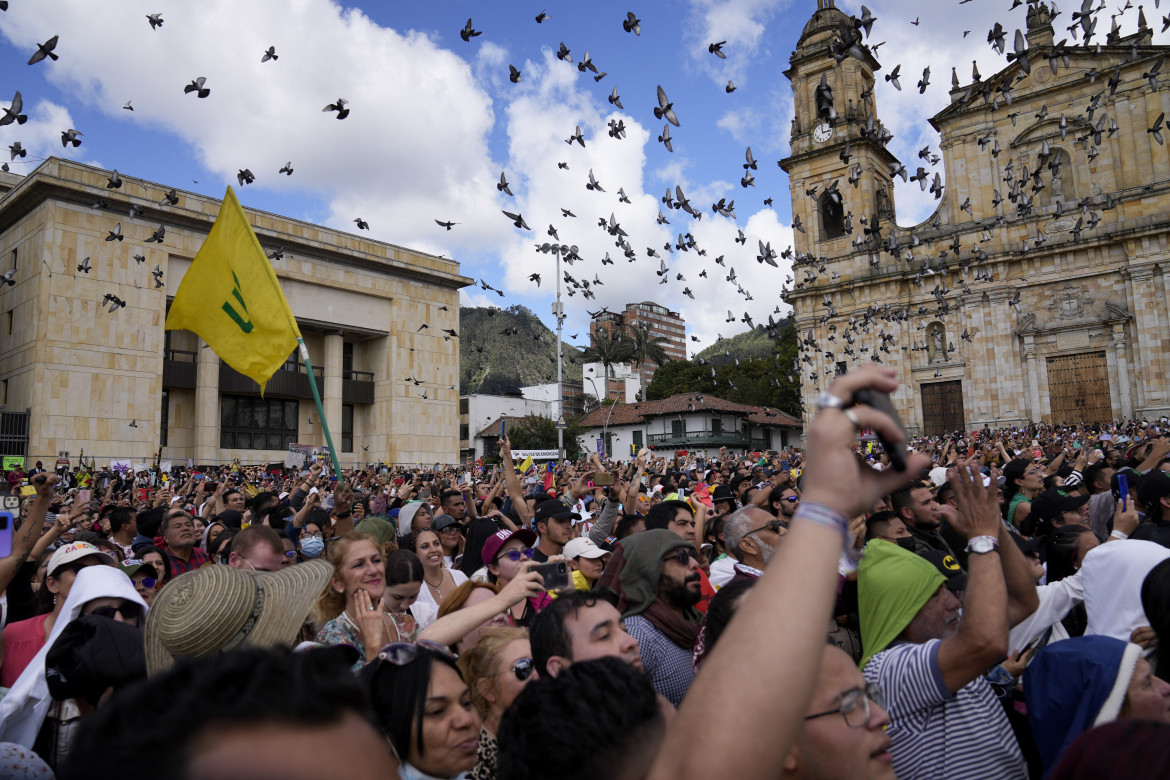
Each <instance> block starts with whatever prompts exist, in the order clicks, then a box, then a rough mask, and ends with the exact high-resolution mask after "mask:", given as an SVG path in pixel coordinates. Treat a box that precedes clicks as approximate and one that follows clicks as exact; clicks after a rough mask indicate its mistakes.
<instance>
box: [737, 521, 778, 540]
mask: <svg viewBox="0 0 1170 780" xmlns="http://www.w3.org/2000/svg"><path fill="white" fill-rule="evenodd" d="M781 528H784V529H787V528H788V523H786V522H784V521H783V520H769V521H768V522H766V523H764V524H763V525H762V526H760V527H759V528H756V529H753V530H751V531H748V532H747V533H746V534H744V536H751V535H752V534H754V533H758V532H760V531H771V532H772V533H774V534H778V533H780V529H781Z"/></svg>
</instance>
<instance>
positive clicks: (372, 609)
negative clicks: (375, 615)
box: [366, 607, 374, 612]
mask: <svg viewBox="0 0 1170 780" xmlns="http://www.w3.org/2000/svg"><path fill="white" fill-rule="evenodd" d="M366 609H368V610H369V611H370V612H373V611H374V608H373V607H366Z"/></svg>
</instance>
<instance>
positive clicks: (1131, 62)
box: [780, 0, 1170, 434]
mask: <svg viewBox="0 0 1170 780" xmlns="http://www.w3.org/2000/svg"><path fill="white" fill-rule="evenodd" d="M817 5H818V8H817V10H816V12H815V13H814V14H813V16H812V19H811V20H810V21H809V22H808V24H807V25H806V26H805V28H804V31H803V32H802V34H801V37H800V41H799V44H798V45H797V49H796V51H795V52H793V55H792V58H791V60H790V67H789V69H788V70H787V71H785V75H786V76H788V78H789V79H790V80H791V82H792V89H793V94H794V98H795V108H796V114H795V119H794V121H793V126H792V144H791V147H792V151H791V155H790V156H789V157H787V158H785V159H784V160H782V161H781V163H780V165H781V167H782V168H783V169H784V170H785V171H786V172H787V173H788V175H789V179H790V187H791V197H792V213H793V221H794V227H795V226H796V224H797V220H799V228H797V230H796V233H795V236H796V246H795V249H796V261H795V266H794V274H793V275H794V283H795V285H794V287H792V288H788V289H787V290H786V292H785V297H786V300H787V301H788V302H789V303H791V304H792V306H793V309H794V312H795V316H796V322H797V326H798V328H799V333H800V338H801V342H802V343H801V357H800V362H799V364H798V369H799V372H800V376H801V383H802V397H803V399H804V402H805V404H804V413H805V415H806V419H805V423H806V424H807V423H808V417H811V415H812V414H814V413H815V411H816V409H815V402H816V398H817V395H818V393H819V392H820V391H821V390H823V389H826V388H827V387H828V385H829V383H830V381H831V380H832V377H833V376H834V375H835V374H836V373H839V372H841V371H845V370H848V369H850V368H852V367H854V366H855V365H860V364H861V363H862V361H865V360H870V359H874V358H876V359H880V360H881V362H882V363H885V364H888V365H890V366H893V367H895V368H896V369H897V371H898V378H899V382H900V385H901V386H900V388H899V390H898V392H897V393H896V395H895V396H894V402H895V404H896V406H897V407H898V410H899V412H900V413H901V415H902V418H903V421H904V422H905V424H906V427H907V429H908V430H909V431H911V433H918V434H935V433H941V432H943V431H950V430H958V429H967V430H972V429H976V428H981V427H983V426H991V427H999V426H1010V425H1024V424H1027V423H1030V422H1049V423H1054V424H1072V423H1083V422H1106V421H1109V420H1115V419H1122V418H1134V417H1136V418H1149V419H1153V418H1156V417H1161V416H1162V415H1167V414H1170V381H1168V379H1167V374H1168V371H1170V355H1168V354H1167V346H1168V345H1167V341H1168V338H1167V326H1168V322H1167V318H1168V316H1170V306H1168V295H1170V278H1168V275H1167V270H1168V269H1170V264H1168V259H1170V258H1168V257H1167V244H1168V243H1170V147H1167V146H1163V145H1162V144H1161V143H1160V142H1159V139H1158V138H1156V137H1155V133H1154V132H1152V130H1153V129H1156V127H1157V125H1156V122H1157V121H1158V118H1159V115H1160V114H1162V113H1163V112H1165V111H1167V110H1170V78H1157V77H1155V78H1152V79H1151V78H1149V77H1148V75H1147V74H1149V72H1150V71H1151V69H1152V68H1153V66H1154V65H1155V63H1157V62H1159V60H1160V59H1161V58H1162V57H1164V56H1166V54H1167V53H1168V51H1170V47H1165V46H1154V45H1152V43H1151V41H1152V31H1151V30H1150V29H1149V28H1148V27H1147V26H1146V25H1145V23H1144V18H1143V19H1142V23H1141V24H1140V25H1139V30H1138V31H1137V32H1136V33H1134V34H1133V35H1130V36H1127V37H1122V36H1120V35H1119V34H1118V33H1117V32H1116V31H1114V32H1112V33H1110V34H1109V35H1108V38H1107V39H1102V36H1100V35H1098V38H1097V41H1095V42H1094V43H1093V45H1091V46H1089V47H1085V46H1081V45H1068V44H1066V45H1064V46H1063V47H1060V46H1059V45H1057V44H1054V35H1053V26H1052V20H1051V11H1050V9H1049V8H1048V7H1047V6H1046V5H1045V4H1044V3H1042V2H1040V3H1035V4H1033V5H1032V6H1031V7H1030V8H1029V11H1028V29H1027V44H1028V50H1027V58H1028V64H1029V65H1030V70H1029V71H1028V72H1026V70H1025V66H1024V63H1022V62H1020V61H1019V60H1015V61H1013V62H1012V63H1011V64H1009V65H1008V66H1007V67H1006V68H1004V69H1003V70H1001V71H999V72H998V73H996V74H994V75H991V76H989V77H984V78H982V79H979V80H977V81H974V82H973V83H961V82H960V81H959V78H958V77H957V76H956V75H955V74H953V73H952V75H951V78H952V85H953V88H952V89H951V91H950V104H949V105H948V106H947V107H946V108H944V109H943V110H942V111H941V112H939V113H938V114H937V115H936V116H934V117H933V118H932V119H931V123H932V125H933V126H934V127H935V129H936V130H938V132H939V134H940V136H941V151H940V152H939V155H940V157H941V160H939V161H938V164H937V165H935V166H932V165H931V162H930V160H915V161H913V163H911V161H904V162H905V165H906V171H907V173H908V175H910V176H915V175H916V169H917V168H918V166H919V165H921V166H923V168H924V171H923V172H919V173H921V175H922V176H924V177H925V178H924V179H920V180H921V181H922V182H923V184H924V186H926V187H931V186H935V187H936V188H937V187H941V190H942V192H941V197H940V198H939V200H938V201H937V210H936V211H935V213H934V214H933V215H932V216H930V217H929V218H928V219H927V220H926V221H925V222H923V223H922V224H920V225H915V226H900V225H898V224H897V221H896V210H895V204H894V195H893V193H894V187H893V179H894V176H895V175H901V173H900V164H899V161H898V160H896V159H895V158H894V156H893V155H892V154H891V153H890V152H889V151H888V150H887V149H886V146H885V141H886V140H888V133H887V132H886V131H885V130H884V128H883V126H882V124H881V122H880V120H879V119H878V116H877V114H878V112H877V106H876V104H875V102H874V98H873V87H874V80H875V73H876V72H877V71H879V70H880V69H881V65H880V64H879V63H878V61H877V60H876V59H875V57H874V56H873V54H872V53H871V52H870V51H869V49H868V48H867V47H865V46H864V45H859V46H858V47H857V48H855V49H854V50H853V54H852V55H851V56H846V57H844V58H843V59H840V61H838V58H837V57H834V56H833V52H834V51H836V52H838V53H840V52H841V46H840V40H841V35H842V29H843V28H842V23H844V24H845V25H848V26H849V27H851V26H852V25H851V24H850V18H849V17H848V16H846V14H844V13H843V12H842V11H840V10H839V9H837V8H836V7H835V6H834V2H833V0H818V3H817ZM1006 32H1007V36H1008V37H1007V49H1008V51H1010V50H1011V45H1012V36H1011V30H1010V29H1009V30H1007V31H1006ZM1097 44H1100V45H1099V46H1097ZM1052 65H1055V72H1054V68H1053V67H1051V66H1052ZM937 69H938V70H940V71H942V67H941V64H940V66H939V67H938V68H937ZM937 75H942V74H941V73H939V74H936V76H937ZM902 78H904V79H905V80H906V81H907V82H908V84H907V87H906V88H908V89H912V88H913V86H911V85H910V84H909V82H912V81H913V80H914V79H916V78H917V74H914V75H910V74H904V75H903V76H902ZM1161 132H1162V133H1163V134H1167V135H1170V131H1168V130H1167V129H1166V128H1165V125H1164V124H1163V127H1162V130H1161ZM936 172H937V173H940V174H941V176H940V177H939V178H938V179H937V180H936V178H935V174H936ZM834 183H836V184H835V186H834ZM838 193H839V194H838Z"/></svg>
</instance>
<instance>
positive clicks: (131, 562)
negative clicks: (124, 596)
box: [118, 558, 158, 579]
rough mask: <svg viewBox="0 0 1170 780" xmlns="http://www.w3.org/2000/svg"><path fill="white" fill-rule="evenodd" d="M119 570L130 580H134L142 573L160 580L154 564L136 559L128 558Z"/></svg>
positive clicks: (120, 565) (119, 566) (119, 565)
mask: <svg viewBox="0 0 1170 780" xmlns="http://www.w3.org/2000/svg"><path fill="white" fill-rule="evenodd" d="M118 569H119V570H120V571H121V572H122V573H123V574H125V575H126V576H127V577H129V578H130V579H134V575H135V574H138V573H139V572H140V571H141V572H143V573H144V574H148V575H150V577H151V578H152V579H158V572H157V571H155V568H154V566H153V565H152V564H149V563H145V562H144V561H139V560H135V559H134V558H128V559H126V560H125V561H123V562H122V563H120V564H118Z"/></svg>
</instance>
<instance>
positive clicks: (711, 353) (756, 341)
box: [695, 320, 787, 366]
mask: <svg viewBox="0 0 1170 780" xmlns="http://www.w3.org/2000/svg"><path fill="white" fill-rule="evenodd" d="M781 322H782V323H786V322H787V320H782V321H781ZM775 346H776V342H775V341H774V340H772V339H771V338H770V337H769V336H768V328H767V326H766V325H757V326H756V327H754V328H752V329H751V330H749V331H744V332H743V333H737V334H735V335H734V336H731V337H730V338H725V339H720V340H719V341H716V342H715V343H714V344H712V345H711V346H709V347H707V348H706V349H704V350H703V351H702V352H699V353H698V354H696V355H695V359H696V360H700V359H701V360H706V361H707V362H708V363H710V364H711V365H713V366H724V365H727V364H728V363H734V362H735V360H736V358H738V359H739V360H741V361H742V360H750V359H751V358H763V357H770V356H771V355H772V354H773V352H774V348H775Z"/></svg>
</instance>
